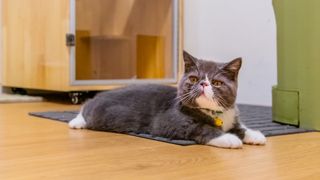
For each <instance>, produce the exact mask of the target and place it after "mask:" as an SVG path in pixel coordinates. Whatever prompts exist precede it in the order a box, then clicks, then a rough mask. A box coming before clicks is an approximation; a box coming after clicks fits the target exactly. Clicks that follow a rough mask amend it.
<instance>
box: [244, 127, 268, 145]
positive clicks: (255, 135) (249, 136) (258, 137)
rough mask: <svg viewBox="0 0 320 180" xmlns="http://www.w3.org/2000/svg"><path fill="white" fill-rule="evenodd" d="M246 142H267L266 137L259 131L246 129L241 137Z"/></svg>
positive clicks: (262, 143)
mask: <svg viewBox="0 0 320 180" xmlns="http://www.w3.org/2000/svg"><path fill="white" fill-rule="evenodd" d="M243 142H244V143H246V144H255V145H264V144H266V142H267V139H266V137H265V136H264V135H263V134H262V133H261V132H260V131H254V130H251V129H247V130H246V132H245V135H244V138H243Z"/></svg>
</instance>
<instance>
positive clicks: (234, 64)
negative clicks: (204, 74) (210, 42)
mask: <svg viewBox="0 0 320 180" xmlns="http://www.w3.org/2000/svg"><path fill="white" fill-rule="evenodd" d="M241 64H242V58H241V57H238V58H236V59H234V60H232V61H230V62H229V63H226V64H225V65H224V66H223V69H224V70H226V71H228V72H229V73H231V74H232V75H233V76H234V78H236V77H237V76H238V73H239V70H240V68H241Z"/></svg>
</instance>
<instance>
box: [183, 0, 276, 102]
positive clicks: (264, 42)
mask: <svg viewBox="0 0 320 180" xmlns="http://www.w3.org/2000/svg"><path fill="white" fill-rule="evenodd" d="M184 18H185V19H184V23H185V26H184V31H185V34H184V41H185V42H184V48H185V49H186V50H187V51H189V52H190V53H191V54H193V55H194V56H196V57H199V58H203V59H213V58H216V59H220V60H221V61H223V62H226V61H229V60H232V59H233V58H236V57H242V58H243V66H242V70H241V72H240V79H239V91H238V93H239V94H238V100H237V101H238V103H244V104H256V105H271V87H272V85H275V84H276V29H275V19H274V14H273V9H272V2H271V0H185V16H184Z"/></svg>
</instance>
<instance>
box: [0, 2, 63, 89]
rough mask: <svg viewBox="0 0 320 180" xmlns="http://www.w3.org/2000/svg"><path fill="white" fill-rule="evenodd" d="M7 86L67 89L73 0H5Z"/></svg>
mask: <svg viewBox="0 0 320 180" xmlns="http://www.w3.org/2000/svg"><path fill="white" fill-rule="evenodd" d="M2 7H3V8H2V15H3V24H2V30H3V66H2V73H3V79H2V83H3V85H5V86H13V87H25V88H36V89H38V88H41V89H49V90H50V89H52V90H57V89H63V87H64V86H65V85H66V84H68V83H69V80H68V77H69V74H68V70H69V69H68V68H69V66H68V65H69V64H68V59H69V53H68V48H66V45H65V34H66V33H67V32H68V30H69V1H65V0H55V1H49V0H46V1H44V0H2Z"/></svg>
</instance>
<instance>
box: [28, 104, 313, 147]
mask: <svg viewBox="0 0 320 180" xmlns="http://www.w3.org/2000/svg"><path fill="white" fill-rule="evenodd" d="M239 109H240V112H241V114H240V118H241V121H242V122H243V123H244V124H245V125H246V126H247V127H249V128H252V129H257V130H260V131H261V132H262V133H263V134H264V135H265V136H276V135H284V134H293V133H302V132H310V130H306V129H302V128H298V127H296V126H291V125H285V124H280V123H276V122H272V112H271V107H264V106H252V105H239ZM77 113H78V111H48V112H31V113H29V114H30V115H32V116H37V117H42V118H46V119H52V120H57V121H62V122H66V123H67V122H69V121H70V120H71V119H73V118H74V117H76V115H77ZM130 135H133V136H138V137H142V138H147V139H153V140H157V141H162V142H167V143H172V144H178V145H192V144H195V142H194V141H187V140H172V139H168V138H163V137H153V136H151V135H150V134H133V133H132V134H130Z"/></svg>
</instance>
